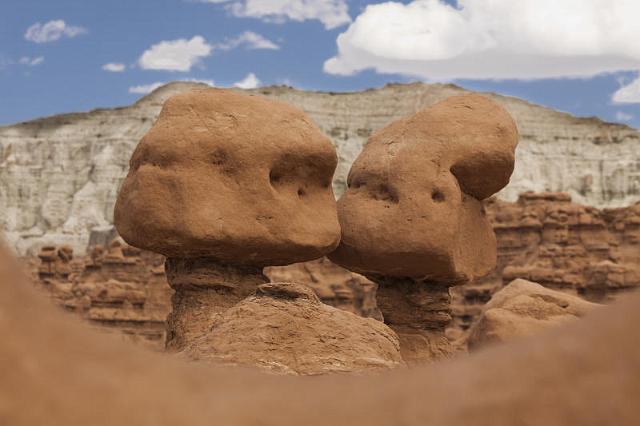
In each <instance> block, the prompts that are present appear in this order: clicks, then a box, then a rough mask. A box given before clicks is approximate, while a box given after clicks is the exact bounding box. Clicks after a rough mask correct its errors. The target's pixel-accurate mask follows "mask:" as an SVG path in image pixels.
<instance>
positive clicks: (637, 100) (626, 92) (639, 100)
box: [611, 76, 640, 104]
mask: <svg viewBox="0 0 640 426" xmlns="http://www.w3.org/2000/svg"><path fill="white" fill-rule="evenodd" d="M611 100H612V101H613V102H614V103H616V104H640V76H639V77H638V78H636V79H635V80H633V81H632V82H631V83H629V84H627V85H626V86H622V87H621V88H620V89H618V90H617V91H616V92H615V93H614V94H613V96H612V97H611Z"/></svg>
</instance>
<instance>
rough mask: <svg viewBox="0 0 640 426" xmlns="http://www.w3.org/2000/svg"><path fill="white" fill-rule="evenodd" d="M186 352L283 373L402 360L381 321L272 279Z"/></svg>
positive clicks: (383, 365) (364, 367) (391, 364)
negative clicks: (351, 311) (342, 308)
mask: <svg viewBox="0 0 640 426" xmlns="http://www.w3.org/2000/svg"><path fill="white" fill-rule="evenodd" d="M182 354H183V355H185V356H187V357H188V358H189V359H192V360H196V361H209V362H214V363H223V364H230V365H245V366H247V365H250V366H258V367H260V368H262V369H264V370H268V371H270V372H274V373H283V374H305V375H313V374H324V373H338V372H340V373H345V372H364V371H372V370H374V371H375V370H382V369H389V368H395V367H398V366H400V365H402V358H401V356H400V344H399V342H398V337H397V336H396V335H395V333H394V332H393V331H391V329H389V328H388V327H387V326H385V325H384V324H383V323H381V322H380V321H376V320H375V319H372V318H362V317H359V316H356V315H354V314H352V313H350V312H345V311H343V310H339V309H336V308H333V307H331V306H328V305H325V304H323V303H321V302H320V300H319V299H318V297H317V296H316V295H315V293H314V292H313V290H311V289H310V288H309V287H307V286H305V285H301V284H294V283H268V284H262V285H260V286H258V290H257V292H256V294H255V295H254V296H250V297H249V298H247V299H245V300H243V301H241V302H240V303H238V304H236V305H235V306H233V307H231V308H229V309H227V310H226V311H224V312H222V313H219V314H217V315H216V316H215V319H214V320H213V321H212V322H211V324H210V329H209V330H208V331H207V333H205V334H203V335H202V337H200V338H199V339H198V340H196V341H194V342H192V344H189V345H187V346H186V347H185V348H184V349H183V351H182Z"/></svg>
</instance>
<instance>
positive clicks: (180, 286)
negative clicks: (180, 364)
mask: <svg viewBox="0 0 640 426" xmlns="http://www.w3.org/2000/svg"><path fill="white" fill-rule="evenodd" d="M336 163H337V158H336V151H335V148H334V146H333V145H332V144H331V142H330V141H329V139H328V138H327V137H326V136H325V135H323V134H322V132H321V131H320V130H319V129H318V128H317V127H316V126H315V125H314V124H312V122H311V120H310V119H309V118H308V117H307V116H306V115H305V114H304V112H302V111H301V110H299V109H297V108H294V107H292V106H290V105H288V104H286V103H283V102H278V101H275V100H272V99H268V98H266V97H263V96H255V95H248V94H244V93H238V92H234V91H231V90H225V89H199V90H192V91H189V92H186V93H181V94H178V95H174V96H172V97H170V98H169V99H167V101H166V102H165V103H164V105H163V107H162V111H161V113H160V116H159V118H158V120H157V121H156V122H155V124H154V125H153V127H152V128H151V130H149V132H148V133H147V134H146V135H145V136H144V137H143V138H142V140H141V141H140V143H139V144H138V146H137V147H136V149H135V151H134V152H133V155H132V156H131V163H130V169H129V173H128V175H127V178H126V179H125V181H124V183H123V184H122V187H121V188H120V192H119V193H118V200H117V202H116V207H115V212H114V220H115V225H116V228H117V230H118V232H119V233H120V234H121V235H122V238H124V240H126V241H127V242H128V243H129V244H131V245H133V246H135V247H138V248H140V249H145V250H151V251H153V252H156V253H160V254H163V255H165V256H167V260H166V263H165V270H166V274H167V281H168V283H169V285H170V286H171V288H172V289H173V290H174V291H175V293H174V295H173V297H172V311H171V315H170V316H169V318H168V321H167V349H169V350H172V351H176V352H183V353H187V354H188V353H191V351H186V349H187V348H194V347H195V346H197V345H198V344H200V343H202V339H200V337H202V336H204V335H207V334H209V333H210V331H211V328H212V327H213V322H214V321H215V318H216V316H217V315H220V314H224V312H225V311H226V310H227V309H229V308H231V307H232V306H234V305H235V304H236V303H238V302H239V301H240V300H242V299H244V298H245V297H247V296H248V295H250V294H252V293H253V292H254V291H255V290H256V288H257V286H258V285H260V284H264V283H266V282H267V278H266V277H265V276H264V275H263V274H262V269H263V267H264V266H268V265H288V264H291V263H296V262H301V261H308V260H314V259H318V258H320V257H322V256H324V255H325V254H327V253H329V252H330V251H332V250H333V249H334V248H335V247H336V246H337V245H338V241H339V239H340V226H339V224H338V217H337V213H336V201H335V198H334V196H333V191H332V186H331V179H332V176H333V172H334V171H335V168H336ZM310 291H311V290H310ZM293 356H294V357H295V356H296V354H295V353H294V354H293Z"/></svg>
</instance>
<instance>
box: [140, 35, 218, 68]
mask: <svg viewBox="0 0 640 426" xmlns="http://www.w3.org/2000/svg"><path fill="white" fill-rule="evenodd" d="M212 51H213V46H212V45H210V44H208V43H207V42H206V40H205V39H204V38H203V37H201V36H195V37H193V38H192V39H191V40H187V39H178V40H171V41H161V42H160V43H158V44H154V45H153V46H151V48H149V49H148V50H147V51H145V52H144V53H143V54H142V56H141V57H140V59H139V60H138V64H139V65H140V68H142V69H146V70H165V71H181V72H187V71H190V70H191V68H192V67H193V66H194V65H196V64H197V63H199V62H200V60H201V59H202V58H205V57H207V56H209V55H211V52H212Z"/></svg>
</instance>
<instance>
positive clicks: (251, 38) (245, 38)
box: [216, 31, 280, 50]
mask: <svg viewBox="0 0 640 426" xmlns="http://www.w3.org/2000/svg"><path fill="white" fill-rule="evenodd" d="M240 46H245V47H246V48H247V49H270V50H278V49H280V46H278V45H277V44H276V43H274V42H272V41H271V40H269V39H267V38H265V37H264V36H262V35H260V34H258V33H254V32H253V31H245V32H243V33H242V34H240V35H239V36H237V37H234V38H232V39H230V40H228V41H226V42H224V43H220V44H219V45H217V46H216V47H218V48H219V49H222V50H231V49H235V48H237V47H240Z"/></svg>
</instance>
